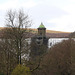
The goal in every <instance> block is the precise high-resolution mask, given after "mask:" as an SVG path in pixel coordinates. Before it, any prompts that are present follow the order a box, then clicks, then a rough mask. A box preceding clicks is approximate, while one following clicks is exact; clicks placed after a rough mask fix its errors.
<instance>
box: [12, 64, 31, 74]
mask: <svg viewBox="0 0 75 75" xmlns="http://www.w3.org/2000/svg"><path fill="white" fill-rule="evenodd" d="M11 75H31V73H30V69H29V68H28V67H26V66H25V65H20V64H19V65H18V66H17V67H16V68H15V69H14V70H13V72H12V73H11Z"/></svg>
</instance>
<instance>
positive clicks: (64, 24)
mask: <svg viewBox="0 0 75 75" xmlns="http://www.w3.org/2000/svg"><path fill="white" fill-rule="evenodd" d="M20 8H23V9H24V10H25V11H26V13H28V15H29V16H30V19H32V21H33V25H32V28H38V27H39V25H40V24H41V22H43V24H44V25H45V27H46V28H47V29H49V30H57V31H67V32H73V31H75V0H0V27H3V26H4V24H5V23H4V22H5V21H4V18H5V14H6V11H7V10H9V9H20Z"/></svg>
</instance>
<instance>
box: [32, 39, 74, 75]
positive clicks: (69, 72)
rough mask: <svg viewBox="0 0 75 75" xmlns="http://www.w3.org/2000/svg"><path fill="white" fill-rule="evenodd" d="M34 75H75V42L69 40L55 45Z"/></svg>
mask: <svg viewBox="0 0 75 75" xmlns="http://www.w3.org/2000/svg"><path fill="white" fill-rule="evenodd" d="M32 75H75V41H74V40H72V39H69V40H64V41H63V42H61V43H58V44H56V45H54V46H53V47H52V48H51V49H50V50H49V52H48V53H47V55H45V56H44V58H43V60H42V62H41V66H40V67H39V68H38V69H37V70H36V71H34V72H33V74H32Z"/></svg>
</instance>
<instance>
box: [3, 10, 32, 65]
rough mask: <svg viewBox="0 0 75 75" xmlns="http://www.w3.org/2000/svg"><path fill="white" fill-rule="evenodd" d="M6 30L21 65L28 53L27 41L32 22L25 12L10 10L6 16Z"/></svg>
mask: <svg viewBox="0 0 75 75" xmlns="http://www.w3.org/2000/svg"><path fill="white" fill-rule="evenodd" d="M5 23H6V27H7V28H6V29H5V32H4V33H5V35H4V36H5V37H6V38H7V39H9V42H13V43H12V45H13V48H14V52H15V53H16V54H17V63H18V64H19V63H20V64H21V63H22V62H21V58H22V57H21V56H22V55H24V53H25V52H26V51H28V47H27V46H28V44H27V41H26V40H25V39H26V38H27V37H29V33H30V29H28V28H29V27H30V26H31V20H30V19H29V17H28V15H27V14H25V13H24V11H23V10H19V11H12V10H9V11H8V12H7V14H6V22H5Z"/></svg>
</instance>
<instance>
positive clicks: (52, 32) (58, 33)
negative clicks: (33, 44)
mask: <svg viewBox="0 0 75 75" xmlns="http://www.w3.org/2000/svg"><path fill="white" fill-rule="evenodd" d="M31 30H32V33H34V35H35V34H37V33H38V30H37V29H31ZM70 33H71V32H62V31H55V30H46V36H47V37H50V38H68V37H69V35H70Z"/></svg>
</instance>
